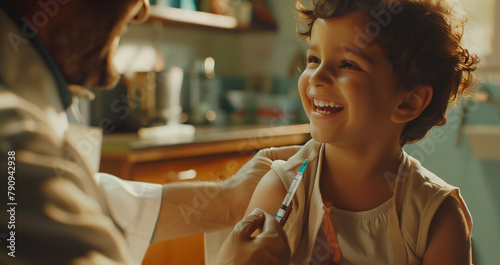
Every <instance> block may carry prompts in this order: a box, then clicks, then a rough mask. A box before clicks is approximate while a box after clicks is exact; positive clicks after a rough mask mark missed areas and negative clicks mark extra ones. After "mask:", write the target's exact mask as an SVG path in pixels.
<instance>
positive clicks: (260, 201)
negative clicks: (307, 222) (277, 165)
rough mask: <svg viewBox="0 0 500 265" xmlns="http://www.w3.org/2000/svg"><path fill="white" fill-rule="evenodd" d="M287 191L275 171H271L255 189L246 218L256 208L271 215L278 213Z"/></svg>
mask: <svg viewBox="0 0 500 265" xmlns="http://www.w3.org/2000/svg"><path fill="white" fill-rule="evenodd" d="M286 193H287V190H286V189H285V186H284V185H283V182H281V180H280V178H279V177H278V175H277V174H276V172H275V171H274V170H271V171H269V172H268V173H267V174H266V175H264V177H262V179H261V180H260V182H259V184H258V185H257V187H256V188H255V191H254V193H253V196H252V199H251V200H250V203H249V204H248V207H247V210H246V213H245V216H247V215H248V214H250V213H251V212H252V211H253V210H254V209H255V208H260V209H262V210H264V211H266V212H268V213H270V214H273V213H277V212H278V209H279V207H280V205H281V203H282V202H283V199H284V198H285V195H286Z"/></svg>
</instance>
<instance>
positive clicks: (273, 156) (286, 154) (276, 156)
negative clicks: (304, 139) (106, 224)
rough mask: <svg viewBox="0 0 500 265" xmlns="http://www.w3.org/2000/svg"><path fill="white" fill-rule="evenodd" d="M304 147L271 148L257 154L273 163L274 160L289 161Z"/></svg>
mask: <svg viewBox="0 0 500 265" xmlns="http://www.w3.org/2000/svg"><path fill="white" fill-rule="evenodd" d="M301 147H302V146H299V145H291V146H283V147H271V148H265V149H262V150H260V151H259V152H258V153H257V154H259V153H260V154H261V155H262V156H264V157H267V158H269V159H270V160H271V161H274V160H288V159H289V158H290V157H291V156H293V155H294V154H296V153H297V152H298V151H299V150H300V148H301Z"/></svg>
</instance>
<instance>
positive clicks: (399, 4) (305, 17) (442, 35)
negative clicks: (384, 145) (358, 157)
mask: <svg viewBox="0 0 500 265" xmlns="http://www.w3.org/2000/svg"><path fill="white" fill-rule="evenodd" d="M296 9H297V11H298V15H299V20H301V21H303V22H306V24H305V29H302V30H301V29H299V27H298V28H297V32H298V34H299V36H300V37H301V38H305V39H309V38H310V37H311V30H312V26H313V24H314V22H315V20H316V19H317V18H332V17H340V16H343V15H346V14H349V13H352V12H355V11H362V12H364V13H365V14H366V15H367V16H369V17H370V18H371V19H372V20H371V21H373V22H375V23H379V24H378V25H379V29H380V31H379V32H377V35H376V36H375V38H374V42H375V43H376V44H378V45H379V46H380V47H382V48H383V50H384V52H385V55H386V56H387V58H388V60H389V62H390V63H391V64H392V66H393V70H394V73H395V74H396V76H397V78H398V79H399V85H400V87H401V89H406V90H412V89H414V88H415V87H417V86H419V85H429V86H431V87H432V88H433V96H432V99H431V101H430V103H429V105H428V106H427V108H426V109H425V110H424V111H423V112H422V113H421V114H420V115H419V116H418V117H417V118H415V119H414V120H412V121H410V122H409V123H408V124H406V125H405V127H404V129H403V131H402V134H401V137H400V142H401V145H404V144H406V143H412V142H415V141H418V140H420V139H422V138H423V137H424V136H425V135H426V134H427V132H428V131H429V130H430V129H431V128H432V127H434V126H441V125H444V124H445V123H446V110H447V108H448V104H449V103H450V102H452V101H454V100H457V99H460V98H461V96H462V95H463V94H465V93H466V92H468V91H469V90H470V89H471V88H472V87H473V85H474V84H475V83H476V78H475V76H474V74H473V72H474V71H475V70H476V66H477V63H478V62H479V58H478V57H477V55H475V54H472V53H470V52H469V50H467V49H466V48H465V47H464V45H463V43H462V37H463V33H464V26H465V23H466V22H467V18H466V16H465V13H464V12H463V9H462V8H461V7H460V6H459V5H458V3H456V2H455V1H454V0H453V1H452V0H312V8H311V9H308V8H306V7H305V6H304V5H303V4H302V1H301V0H296ZM389 11H391V12H389ZM373 22H372V23H373ZM372 25H373V24H372Z"/></svg>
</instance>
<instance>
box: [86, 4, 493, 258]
mask: <svg viewBox="0 0 500 265" xmlns="http://www.w3.org/2000/svg"><path fill="white" fill-rule="evenodd" d="M151 2H152V7H151V17H150V19H149V20H148V21H147V22H146V23H144V24H140V25H130V26H129V29H128V32H127V33H126V34H125V35H124V36H123V37H122V39H121V41H120V49H119V51H118V53H117V55H116V59H115V62H116V64H117V65H118V67H119V69H120V72H121V73H122V80H121V82H120V83H119V84H118V86H117V87H116V88H115V89H113V90H109V91H95V92H96V93H97V95H96V99H95V100H94V101H93V102H86V101H84V100H82V101H81V102H80V109H81V112H82V115H83V120H84V121H85V122H86V123H87V124H90V125H94V126H100V127H102V128H103V131H104V133H105V137H104V143H103V150H102V161H101V171H104V172H108V173H112V174H116V175H118V176H120V177H122V178H125V179H131V180H139V181H149V182H156V183H165V182H173V181H193V180H221V179H225V178H228V177H230V176H231V175H232V174H234V173H235V172H236V171H237V170H238V169H239V167H241V166H242V165H243V164H244V163H245V162H246V161H247V160H248V159H249V158H250V157H251V156H253V155H254V154H255V152H256V151H257V150H259V149H261V148H265V147H270V146H280V145H291V144H303V143H304V142H306V141H307V140H309V129H308V125H307V123H308V120H307V117H306V116H305V114H304V112H303V111H302V107H301V104H300V99H299V95H298V91H297V80H298V76H299V75H300V69H303V68H304V66H305V57H306V56H305V50H306V43H305V41H303V40H300V41H299V40H298V39H297V35H296V31H295V27H296V18H295V11H294V2H295V1H294V0H280V1H271V0H253V1H248V0H155V1H153V0H152V1H151ZM462 3H463V5H464V6H465V8H466V10H467V13H468V17H469V24H468V26H467V30H466V41H467V42H469V43H470V45H471V47H473V49H472V50H473V51H474V52H476V53H477V54H479V55H480V57H481V59H482V62H481V65H480V67H479V69H478V76H479V80H480V82H479V84H478V86H477V87H476V88H475V91H474V92H473V93H472V95H470V96H468V97H466V98H464V99H462V100H461V101H460V102H459V103H456V104H454V105H453V106H452V107H451V108H450V110H449V113H448V123H447V125H445V126H443V127H438V128H435V129H433V130H432V131H431V132H430V133H429V134H428V136H427V137H426V138H425V139H423V140H422V141H420V142H418V143H416V144H412V145H408V146H405V150H406V152H408V154H410V155H411V156H414V157H415V158H417V159H419V160H420V161H421V162H422V164H423V165H424V166H425V167H427V168H428V169H429V170H431V171H432V172H434V173H436V174H437V175H438V176H440V177H441V178H443V179H444V180H446V181H447V182H448V183H450V184H452V185H455V186H458V187H460V189H461V193H462V196H463V197H464V199H465V201H466V202H467V204H468V206H469V209H470V211H471V214H472V216H473V221H474V229H473V246H474V259H475V264H499V262H498V260H499V258H498V253H497V252H498V250H499V249H500V193H499V192H498V189H499V188H500V18H499V17H500V16H499V14H500V1H497V0H462ZM211 196H213V194H209V193H208V194H204V195H200V198H199V199H200V200H201V201H203V200H208V199H210V198H211ZM201 205H202V204H201ZM200 207H202V206H200V204H199V203H194V202H193V205H191V206H188V207H187V208H186V215H187V216H191V215H196V214H197V211H199V210H200ZM203 251H204V246H203V235H196V236H193V237H188V238H183V239H177V240H171V241H168V242H160V243H156V244H153V245H152V246H151V247H150V250H149V251H148V254H147V256H146V259H145V261H144V264H204V256H203Z"/></svg>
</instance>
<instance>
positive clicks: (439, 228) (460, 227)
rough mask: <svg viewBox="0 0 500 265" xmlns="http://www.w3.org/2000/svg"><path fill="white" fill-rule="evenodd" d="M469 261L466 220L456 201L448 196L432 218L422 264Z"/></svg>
mask: <svg viewBox="0 0 500 265" xmlns="http://www.w3.org/2000/svg"><path fill="white" fill-rule="evenodd" d="M471 263H472V262H471V243H470V236H469V233H468V229H467V222H466V220H465V217H464V215H463V213H462V210H461V208H460V206H459V204H458V202H457V201H456V200H455V199H454V198H452V197H448V198H446V199H445V200H444V201H443V203H442V204H441V206H440V207H439V209H438V210H437V212H436V214H435V215H434V217H433V219H432V222H431V226H430V228H429V236H428V239H427V250H426V252H425V254H424V258H423V262H422V265H434V264H435V265H438V264H439V265H447V264H450V265H451V264H453V265H461V264H464V265H465V264H467V265H469V264H471Z"/></svg>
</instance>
